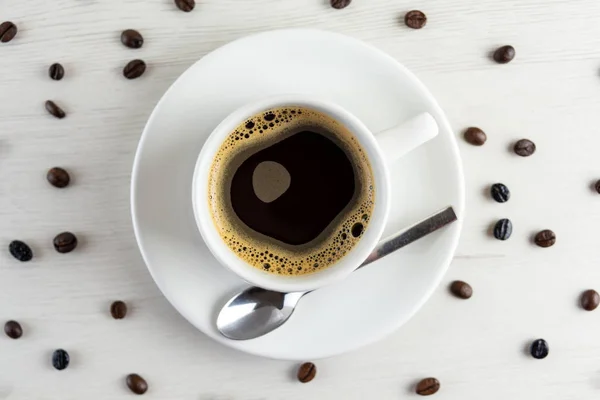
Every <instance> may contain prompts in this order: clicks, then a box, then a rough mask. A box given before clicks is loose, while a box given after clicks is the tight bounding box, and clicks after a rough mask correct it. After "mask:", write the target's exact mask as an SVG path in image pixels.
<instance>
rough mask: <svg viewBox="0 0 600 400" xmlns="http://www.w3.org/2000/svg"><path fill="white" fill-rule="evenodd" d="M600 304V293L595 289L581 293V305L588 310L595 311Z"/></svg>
mask: <svg viewBox="0 0 600 400" xmlns="http://www.w3.org/2000/svg"><path fill="white" fill-rule="evenodd" d="M599 304H600V295H599V294H598V292H596V291H595V290H593V289H589V290H586V291H585V292H583V293H582V294H581V307H583V309H584V310H586V311H594V310H595V309H596V308H597V307H598V305H599Z"/></svg>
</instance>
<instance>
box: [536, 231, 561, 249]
mask: <svg viewBox="0 0 600 400" xmlns="http://www.w3.org/2000/svg"><path fill="white" fill-rule="evenodd" d="M534 241H535V244H537V245H538V246H540V247H550V246H553V245H554V243H556V234H555V233H554V232H552V231H551V230H550V229H544V230H543V231H541V232H538V233H537V235H535V239H534Z"/></svg>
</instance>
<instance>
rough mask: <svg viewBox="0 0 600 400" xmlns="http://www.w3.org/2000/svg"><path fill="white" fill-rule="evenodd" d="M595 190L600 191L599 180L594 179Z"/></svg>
mask: <svg viewBox="0 0 600 400" xmlns="http://www.w3.org/2000/svg"><path fill="white" fill-rule="evenodd" d="M595 187H596V192H598V193H600V180H598V181H596V185H595Z"/></svg>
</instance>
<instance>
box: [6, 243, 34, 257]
mask: <svg viewBox="0 0 600 400" xmlns="http://www.w3.org/2000/svg"><path fill="white" fill-rule="evenodd" d="M8 251H9V252H10V254H11V255H12V256H13V257H14V258H16V259H17V260H19V261H23V262H25V261H29V260H31V259H32V258H33V252H32V251H31V248H30V247H29V246H28V245H27V244H26V243H24V242H21V241H20V240H13V241H12V242H10V244H9V245H8Z"/></svg>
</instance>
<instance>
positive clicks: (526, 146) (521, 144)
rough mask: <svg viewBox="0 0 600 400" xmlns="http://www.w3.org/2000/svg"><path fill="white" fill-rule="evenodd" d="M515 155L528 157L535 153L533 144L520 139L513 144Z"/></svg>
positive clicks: (527, 140)
mask: <svg viewBox="0 0 600 400" xmlns="http://www.w3.org/2000/svg"><path fill="white" fill-rule="evenodd" d="M515 153H517V154H518V155H520V156H521V157H529V156H530V155H532V154H533V153H535V143H533V142H532V141H531V140H529V139H521V140H519V141H518V142H517V143H515Z"/></svg>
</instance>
